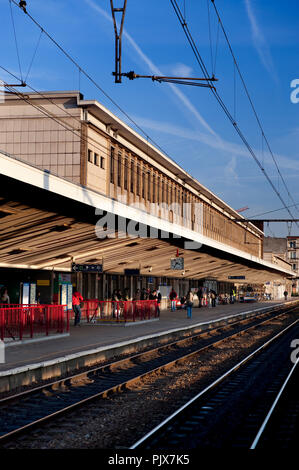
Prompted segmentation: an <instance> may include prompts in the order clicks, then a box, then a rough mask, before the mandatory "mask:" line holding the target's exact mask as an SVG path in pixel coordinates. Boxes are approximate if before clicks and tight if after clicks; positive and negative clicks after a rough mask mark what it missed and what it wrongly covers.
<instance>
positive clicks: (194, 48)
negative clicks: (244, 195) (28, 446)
mask: <svg viewBox="0 0 299 470" xmlns="http://www.w3.org/2000/svg"><path fill="white" fill-rule="evenodd" d="M170 3H171V5H172V6H173V9H174V11H175V14H176V16H177V18H178V20H179V22H180V24H181V26H182V28H183V31H184V33H185V36H186V38H187V41H188V42H189V44H190V47H191V49H192V51H193V54H194V56H195V58H196V61H197V63H198V65H199V66H200V68H201V70H202V73H203V75H204V77H205V78H206V80H207V82H208V83H210V84H212V83H211V82H210V81H209V73H208V71H207V68H206V66H205V63H204V61H203V59H202V57H201V55H200V53H199V50H198V47H197V45H196V43H195V41H194V39H193V36H192V34H191V32H190V30H189V27H188V25H187V23H186V22H185V19H184V17H183V15H182V12H181V9H180V7H179V5H178V3H177V1H176V0H170ZM210 90H211V92H212V93H213V95H214V97H215V98H216V100H217V101H218V103H219V105H220V106H221V108H222V109H223V111H224V113H225V114H226V116H227V117H228V119H229V121H230V122H231V124H232V125H233V127H234V128H235V130H236V132H237V134H238V135H239V137H240V138H241V140H242V141H243V143H244V145H245V147H246V148H247V149H248V151H249V153H250V155H251V156H252V158H253V159H254V161H255V162H256V164H257V165H258V166H259V168H260V170H261V171H262V172H263V173H264V175H265V177H266V179H267V181H268V183H269V184H270V186H271V188H272V189H273V191H274V192H275V194H276V195H277V197H278V198H279V199H280V201H281V202H282V204H283V206H284V208H285V209H286V210H287V211H288V213H289V215H290V216H291V218H292V219H293V220H294V216H293V214H292V213H291V211H290V210H289V208H288V206H287V204H286V203H285V201H284V200H283V198H282V196H281V194H280V193H279V191H277V189H276V187H275V185H274V184H273V182H272V180H271V178H270V177H269V175H268V173H267V172H266V170H265V168H263V166H262V164H261V162H260V161H259V159H258V158H257V156H256V154H255V152H254V150H253V149H252V147H251V145H250V144H249V142H248V140H247V139H246V137H245V135H244V134H243V132H242V131H241V129H240V128H239V126H238V124H237V122H236V121H235V119H234V117H233V116H232V115H231V113H230V111H229V110H228V108H227V106H226V105H225V103H224V101H223V100H222V98H221V96H220V95H219V93H218V91H217V89H216V88H215V87H211V88H210ZM295 223H296V225H297V227H299V225H298V223H297V222H295Z"/></svg>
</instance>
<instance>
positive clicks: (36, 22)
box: [10, 0, 175, 162]
mask: <svg viewBox="0 0 299 470" xmlns="http://www.w3.org/2000/svg"><path fill="white" fill-rule="evenodd" d="M10 1H11V2H12V3H13V4H14V5H15V6H16V7H18V8H21V10H22V11H23V12H24V13H25V14H26V15H27V17H28V18H29V19H30V20H31V21H32V22H33V23H34V24H35V25H36V26H37V27H38V28H39V29H40V31H41V32H43V33H44V34H45V36H47V38H48V39H49V40H50V41H51V42H53V44H55V46H56V47H57V48H58V49H59V50H60V52H62V54H64V55H65V57H67V59H68V60H69V61H70V62H71V63H72V64H73V65H74V66H75V67H76V68H77V69H78V71H79V73H80V74H83V75H84V76H85V77H86V78H87V79H88V80H89V81H90V82H91V83H92V84H93V85H94V86H95V87H96V88H97V89H98V90H99V91H100V92H101V93H102V94H103V95H104V96H106V98H107V99H108V100H109V101H110V102H111V103H112V104H113V105H114V106H115V107H116V108H117V109H118V110H119V111H120V112H121V113H122V114H123V115H124V116H126V118H127V119H128V120H129V121H130V122H131V123H132V124H133V125H134V126H135V127H136V129H138V130H139V131H140V132H141V133H142V135H144V136H145V137H146V139H147V140H149V141H150V142H152V143H153V144H154V145H155V146H156V147H157V148H158V149H159V150H161V152H163V153H164V154H165V155H166V156H167V157H168V158H169V159H171V160H172V161H173V162H175V161H174V160H173V158H172V157H170V156H169V155H168V154H167V152H165V150H164V149H162V147H160V145H159V144H158V143H157V142H155V141H154V140H153V139H152V138H151V137H150V136H149V135H148V134H147V133H146V132H145V131H144V130H143V129H142V127H140V126H139V124H137V122H136V121H135V120H134V119H133V118H131V116H130V115H129V114H128V113H127V112H126V111H125V110H124V109H123V108H122V107H121V106H120V105H119V104H118V103H117V102H116V101H115V100H114V99H113V98H112V97H111V96H110V95H109V94H108V93H107V92H106V91H104V89H103V88H102V87H101V86H100V85H99V83H98V82H97V81H96V80H95V79H94V78H92V76H91V75H90V74H89V73H88V72H87V71H86V70H85V69H84V67H81V66H80V65H79V64H78V62H77V61H76V60H75V59H74V58H73V57H72V56H71V54H69V53H68V52H67V51H66V50H65V49H64V48H63V46H61V45H60V44H59V43H58V42H57V41H56V39H54V37H53V36H52V35H51V34H49V33H48V32H47V31H46V30H45V29H44V28H43V27H42V26H41V25H40V24H39V22H38V21H37V20H36V19H35V18H34V17H33V16H32V15H31V14H30V13H29V12H28V9H27V8H26V4H25V6H24V5H21V3H23V4H24V3H25V2H20V4H19V3H18V2H17V1H15V0H10Z"/></svg>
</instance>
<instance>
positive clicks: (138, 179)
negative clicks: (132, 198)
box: [136, 163, 140, 196]
mask: <svg viewBox="0 0 299 470" xmlns="http://www.w3.org/2000/svg"><path fill="white" fill-rule="evenodd" d="M136 194H137V196H140V165H139V163H137V180H136Z"/></svg>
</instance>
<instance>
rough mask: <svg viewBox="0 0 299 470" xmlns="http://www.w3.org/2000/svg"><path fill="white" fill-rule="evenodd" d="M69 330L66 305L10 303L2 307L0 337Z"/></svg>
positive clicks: (39, 334) (26, 335)
mask: <svg viewBox="0 0 299 470" xmlns="http://www.w3.org/2000/svg"><path fill="white" fill-rule="evenodd" d="M66 331H69V313H68V312H67V311H66V306H65V305H17V306H16V305H13V306H12V305H9V306H6V307H0V338H1V340H2V341H3V340H4V339H5V338H12V339H14V340H16V339H19V340H22V339H23V338H33V337H34V336H37V335H38V336H43V335H44V336H48V335H49V334H53V333H64V332H66Z"/></svg>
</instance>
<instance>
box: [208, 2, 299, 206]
mask: <svg viewBox="0 0 299 470" xmlns="http://www.w3.org/2000/svg"><path fill="white" fill-rule="evenodd" d="M208 1H209V0H208ZM211 2H212V4H213V6H214V10H215V13H216V15H217V18H218V24H220V26H221V29H222V32H223V34H224V37H225V40H226V42H227V45H228V47H229V50H230V53H231V56H232V58H233V61H234V64H235V67H236V69H237V71H238V74H239V77H240V79H241V82H242V84H243V87H244V90H245V93H246V96H247V98H248V101H249V103H250V106H251V108H252V111H253V114H254V116H255V118H256V121H257V123H258V126H259V128H260V130H261V133H262V137H263V139H264V140H265V142H266V144H267V147H268V150H269V152H270V155H271V157H272V160H273V162H274V164H275V167H276V169H277V172H278V174H279V176H280V178H281V180H282V183H283V185H284V187H285V189H286V191H287V193H288V196H289V198H290V199H291V201H293V202H294V207H296V209H297V210H298V211H299V207H298V204H296V203H295V201H294V199H293V197H292V195H291V194H290V192H289V189H288V187H287V184H286V182H285V179H284V177H283V176H282V174H281V171H280V169H279V167H278V164H277V161H276V158H275V156H274V154H273V152H272V149H271V147H270V144H269V141H268V139H267V137H266V135H265V132H264V129H263V126H262V123H261V120H260V118H259V116H258V114H257V111H256V109H255V106H254V104H253V100H252V98H251V96H250V93H249V90H248V88H247V85H246V83H245V80H244V77H243V75H242V73H241V70H240V67H239V65H238V62H237V59H236V57H235V54H234V52H233V49H232V46H231V44H230V41H229V39H228V35H227V33H226V31H225V28H224V25H223V23H222V20H221V17H220V14H219V12H218V9H217V7H216V4H215V0H211Z"/></svg>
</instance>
